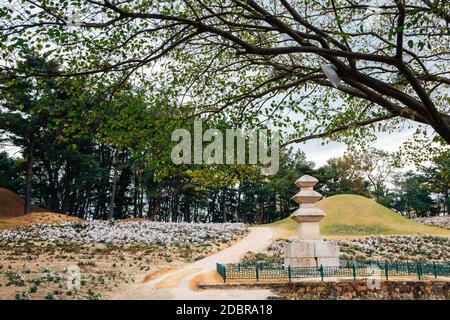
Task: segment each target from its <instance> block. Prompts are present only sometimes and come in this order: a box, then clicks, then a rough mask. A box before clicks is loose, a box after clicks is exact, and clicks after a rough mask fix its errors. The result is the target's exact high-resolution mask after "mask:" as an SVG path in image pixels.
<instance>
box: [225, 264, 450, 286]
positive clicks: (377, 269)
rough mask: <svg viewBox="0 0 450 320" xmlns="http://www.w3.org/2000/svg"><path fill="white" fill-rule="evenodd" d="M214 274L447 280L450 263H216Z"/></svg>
mask: <svg viewBox="0 0 450 320" xmlns="http://www.w3.org/2000/svg"><path fill="white" fill-rule="evenodd" d="M216 269H217V272H218V273H219V274H220V276H221V277H222V279H223V281H224V282H226V281H227V280H228V279H255V280H256V281H259V280H260V279H288V280H289V281H291V280H292V279H295V278H315V277H317V278H319V277H320V278H321V279H322V281H323V279H324V278H325V277H348V278H353V279H354V280H356V279H357V278H358V277H359V278H367V277H373V276H378V277H383V278H385V279H386V280H389V277H390V276H417V277H418V278H419V280H420V279H421V278H422V276H424V275H427V276H434V277H436V278H437V277H442V276H443V277H448V276H450V263H447V264H437V263H408V262H406V263H405V262H402V263H400V262H383V261H368V262H365V263H364V262H358V263H356V262H355V263H354V262H344V263H341V265H340V266H336V267H323V266H320V267H318V268H298V267H291V266H284V265H282V264H256V265H255V264H254V265H249V264H239V263H238V264H225V265H222V264H220V263H217V268H216Z"/></svg>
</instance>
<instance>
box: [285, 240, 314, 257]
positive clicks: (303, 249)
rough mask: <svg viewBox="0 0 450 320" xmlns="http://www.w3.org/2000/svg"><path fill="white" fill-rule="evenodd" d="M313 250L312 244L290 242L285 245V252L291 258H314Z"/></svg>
mask: <svg viewBox="0 0 450 320" xmlns="http://www.w3.org/2000/svg"><path fill="white" fill-rule="evenodd" d="M314 248H315V243H313V242H292V243H287V244H286V246H285V250H286V251H285V252H286V256H287V257H291V258H302V257H314V251H315V250H314Z"/></svg>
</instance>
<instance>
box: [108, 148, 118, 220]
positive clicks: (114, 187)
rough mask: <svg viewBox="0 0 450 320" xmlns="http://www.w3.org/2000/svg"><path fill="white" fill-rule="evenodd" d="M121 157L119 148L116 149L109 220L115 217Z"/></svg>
mask: <svg viewBox="0 0 450 320" xmlns="http://www.w3.org/2000/svg"><path fill="white" fill-rule="evenodd" d="M118 157H119V149H116V152H115V153H114V158H113V162H112V169H113V181H112V190H111V198H110V202H109V212H108V220H112V219H114V202H115V200H116V189H117V180H118V178H119V172H118V171H119V170H117V162H118V161H117V158H118Z"/></svg>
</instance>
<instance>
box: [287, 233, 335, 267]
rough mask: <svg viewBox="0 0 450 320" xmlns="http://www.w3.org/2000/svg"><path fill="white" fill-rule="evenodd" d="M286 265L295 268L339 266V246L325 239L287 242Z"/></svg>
mask: <svg viewBox="0 0 450 320" xmlns="http://www.w3.org/2000/svg"><path fill="white" fill-rule="evenodd" d="M284 265H285V266H286V267H287V266H291V267H294V268H296V267H304V268H306V267H308V268H318V267H320V266H321V265H322V266H323V267H331V266H332V267H337V266H339V246H338V245H337V244H336V243H334V242H329V241H325V240H323V239H320V240H297V241H296V242H291V243H286V245H285V258H284Z"/></svg>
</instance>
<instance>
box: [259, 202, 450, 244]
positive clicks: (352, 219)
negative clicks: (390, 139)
mask: <svg viewBox="0 0 450 320" xmlns="http://www.w3.org/2000/svg"><path fill="white" fill-rule="evenodd" d="M316 205H317V207H319V208H320V209H322V210H323V211H325V212H326V214H327V215H326V217H325V218H324V219H323V220H322V221H321V223H320V230H321V233H322V235H324V236H325V237H326V238H346V237H354V236H370V235H402V234H424V235H440V236H450V230H446V229H443V228H439V227H432V226H426V225H423V224H420V223H417V222H414V221H412V220H409V219H406V218H404V217H402V216H400V215H399V214H397V213H395V212H394V211H392V210H391V209H388V208H386V207H384V206H382V205H380V204H378V203H376V202H375V201H373V200H370V199H367V198H365V197H363V196H357V195H351V194H343V195H337V196H332V197H329V198H325V199H323V200H321V201H319V202H318V203H317V204H316ZM267 226H268V227H271V228H273V229H274V231H275V232H276V236H277V238H279V239H282V238H289V237H294V236H296V235H297V230H296V224H295V222H294V221H292V219H290V218H286V219H283V220H280V221H277V222H274V223H271V224H269V225H267Z"/></svg>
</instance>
